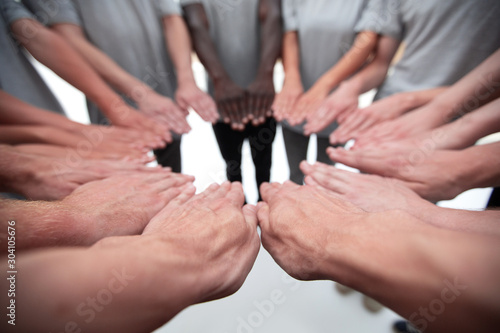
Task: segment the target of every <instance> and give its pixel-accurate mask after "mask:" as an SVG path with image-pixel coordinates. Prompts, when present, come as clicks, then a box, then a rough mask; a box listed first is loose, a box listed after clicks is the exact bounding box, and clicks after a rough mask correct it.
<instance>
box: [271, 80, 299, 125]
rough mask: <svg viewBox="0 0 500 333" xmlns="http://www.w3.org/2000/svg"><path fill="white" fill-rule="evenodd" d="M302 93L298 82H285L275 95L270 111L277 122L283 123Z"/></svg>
mask: <svg viewBox="0 0 500 333" xmlns="http://www.w3.org/2000/svg"><path fill="white" fill-rule="evenodd" d="M303 93H304V88H303V87H302V83H301V82H300V80H286V79H285V82H284V83H283V89H282V90H281V92H280V93H279V94H277V95H276V98H275V99H274V102H273V105H272V106H271V109H272V110H273V113H274V118H275V119H276V120H277V121H283V120H285V118H287V117H288V114H289V113H290V112H291V111H292V109H293V106H294V105H295V103H296V102H297V100H298V98H299V97H300V96H301V95H302V94H303Z"/></svg>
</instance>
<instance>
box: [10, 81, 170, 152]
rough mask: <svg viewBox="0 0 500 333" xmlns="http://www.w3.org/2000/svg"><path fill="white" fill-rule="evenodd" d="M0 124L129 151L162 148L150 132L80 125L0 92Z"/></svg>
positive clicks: (159, 138) (161, 142) (162, 142)
mask: <svg viewBox="0 0 500 333" xmlns="http://www.w3.org/2000/svg"><path fill="white" fill-rule="evenodd" d="M0 97H1V98H0V121H1V123H2V124H8V125H30V126H50V127H52V128H57V129H60V130H64V131H66V132H71V133H73V134H79V135H82V136H84V137H85V138H87V139H89V138H92V139H93V140H94V141H99V142H101V141H112V142H119V143H124V144H129V145H130V147H131V148H135V149H143V148H150V149H156V148H163V147H165V142H164V141H163V140H162V139H161V137H158V136H155V135H154V134H152V133H150V132H143V133H141V132H139V131H136V130H133V129H125V128H121V127H116V126H100V125H84V124H80V123H77V122H74V121H71V120H69V119H68V118H66V117H64V116H62V115H59V114H56V113H54V112H51V111H48V110H44V109H40V108H37V107H35V106H33V105H31V104H28V103H25V102H23V101H21V100H20V99H17V98H15V97H14V96H11V95H9V94H7V93H6V92H4V91H2V90H0Z"/></svg>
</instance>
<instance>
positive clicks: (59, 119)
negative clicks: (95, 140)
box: [0, 90, 83, 131]
mask: <svg viewBox="0 0 500 333" xmlns="http://www.w3.org/2000/svg"><path fill="white" fill-rule="evenodd" d="M0 122H1V123H3V124H11V125H42V126H48V125H50V126H52V127H57V128H60V129H63V130H67V131H74V130H76V129H78V128H81V127H82V126H83V125H81V124H79V123H76V122H74V121H71V120H69V119H68V118H66V117H64V116H62V115H59V114H57V113H54V112H50V111H47V110H43V109H40V108H37V107H35V106H33V105H31V104H28V103H25V102H23V101H21V100H20V99H17V98H15V97H14V96H11V95H9V94H7V93H6V92H4V91H1V90H0Z"/></svg>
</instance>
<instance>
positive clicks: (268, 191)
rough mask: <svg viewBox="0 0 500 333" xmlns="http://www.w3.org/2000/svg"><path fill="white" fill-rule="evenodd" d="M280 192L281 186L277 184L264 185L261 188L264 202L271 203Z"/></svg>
mask: <svg viewBox="0 0 500 333" xmlns="http://www.w3.org/2000/svg"><path fill="white" fill-rule="evenodd" d="M278 190H279V184H277V183H274V184H269V183H263V184H262V185H261V186H260V194H261V195H262V200H264V201H265V202H269V201H270V200H272V199H273V198H274V196H275V195H276V193H277V192H278Z"/></svg>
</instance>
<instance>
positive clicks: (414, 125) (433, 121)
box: [358, 51, 500, 147]
mask: <svg viewBox="0 0 500 333" xmlns="http://www.w3.org/2000/svg"><path fill="white" fill-rule="evenodd" d="M499 93H500V51H496V52H495V53H493V54H492V55H491V56H490V57H488V58H487V59H486V60H485V61H483V62H482V63H481V64H480V65H479V66H477V67H476V68H475V69H474V70H472V71H471V72H470V73H469V74H467V75H466V76H464V77H463V78H462V79H461V80H459V81H458V82H457V83H455V84H454V85H453V86H451V87H450V88H449V89H447V90H446V91H444V92H443V93H442V94H440V95H439V96H437V97H436V98H434V99H433V100H432V102H430V103H428V104H426V105H425V106H423V107H421V108H419V109H417V110H414V111H412V112H409V113H407V114H405V115H403V116H401V117H399V118H397V119H394V120H391V121H387V122H384V123H381V124H379V125H377V126H375V127H373V128H371V129H370V130H368V131H367V132H366V133H364V134H363V135H362V136H361V137H360V138H359V142H358V145H359V147H363V146H366V145H368V144H370V143H373V144H378V143H380V142H384V141H385V142H387V141H395V140H401V139H405V138H408V137H411V136H414V135H417V134H420V133H422V132H425V131H427V130H431V129H433V128H436V127H439V126H441V125H443V124H446V123H448V122H450V121H452V120H453V119H454V118H456V117H461V116H464V115H465V114H468V113H469V112H472V111H474V110H476V109H477V108H478V107H481V106H483V105H486V104H487V103H489V102H491V101H493V100H495V99H496V98H498V97H499Z"/></svg>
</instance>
